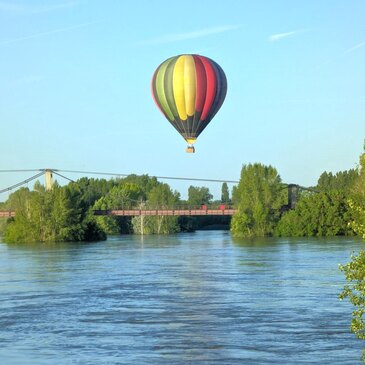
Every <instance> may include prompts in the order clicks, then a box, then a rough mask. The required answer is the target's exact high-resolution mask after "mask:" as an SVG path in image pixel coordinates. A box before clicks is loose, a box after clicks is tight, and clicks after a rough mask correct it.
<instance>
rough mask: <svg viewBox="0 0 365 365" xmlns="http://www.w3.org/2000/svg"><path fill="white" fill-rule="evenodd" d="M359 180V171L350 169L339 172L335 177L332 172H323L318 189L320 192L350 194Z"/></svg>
mask: <svg viewBox="0 0 365 365" xmlns="http://www.w3.org/2000/svg"><path fill="white" fill-rule="evenodd" d="M357 178H358V171H357V170H356V169H350V170H347V171H339V172H337V173H336V174H335V175H333V174H332V173H331V172H327V171H325V172H323V173H322V174H321V176H320V177H319V179H318V183H317V189H318V190H320V191H325V192H327V191H332V190H337V191H342V192H345V193H349V192H350V191H351V189H352V188H353V186H354V184H355V182H356V180H357Z"/></svg>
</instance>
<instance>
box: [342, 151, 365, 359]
mask: <svg viewBox="0 0 365 365" xmlns="http://www.w3.org/2000/svg"><path fill="white" fill-rule="evenodd" d="M352 191H353V196H352V197H351V199H349V207H350V212H351V213H352V217H353V220H352V221H351V222H350V225H351V227H352V229H353V230H354V231H355V232H356V233H357V234H358V235H360V236H361V237H362V238H363V239H365V145H364V152H363V153H362V155H361V156H360V162H359V168H358V178H357V179H356V181H355V183H354V186H353V189H352ZM340 270H341V271H342V272H343V273H344V275H345V277H346V281H347V285H345V286H344V289H343V291H342V293H341V294H340V299H341V300H343V299H346V298H348V299H349V301H350V303H352V304H353V306H354V307H355V309H354V310H353V312H352V321H351V331H352V332H353V333H355V334H356V335H357V337H358V338H359V339H362V340H364V339H365V321H364V318H363V315H364V313H365V250H360V252H359V253H358V254H357V255H352V256H351V260H350V262H348V263H347V264H346V265H340ZM363 361H364V363H365V351H363Z"/></svg>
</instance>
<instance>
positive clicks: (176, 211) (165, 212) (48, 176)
mask: <svg viewBox="0 0 365 365" xmlns="http://www.w3.org/2000/svg"><path fill="white" fill-rule="evenodd" d="M26 171H29V172H37V173H36V174H35V175H34V176H31V177H30V178H28V179H26V180H23V181H21V182H19V183H17V184H14V185H12V186H9V187H8V188H5V189H2V190H0V194H1V193H4V192H9V191H12V190H14V189H16V188H18V187H20V186H22V185H25V184H28V183H29V182H30V181H32V180H35V179H37V178H39V177H41V176H45V182H46V184H45V187H46V190H50V189H52V186H53V175H57V176H59V177H62V178H64V179H66V180H68V181H71V182H73V181H74V180H72V179H70V178H68V177H66V176H65V175H63V173H83V174H95V175H108V176H116V177H127V176H129V175H130V174H116V173H106V172H92V171H75V170H58V169H49V168H45V169H33V170H0V172H26ZM61 172H62V174H61ZM151 177H153V176H151ZM154 177H155V178H157V179H164V180H188V181H205V182H220V183H223V182H226V183H235V184H238V182H239V181H233V180H215V179H198V178H187V177H167V176H154ZM283 185H284V188H286V189H287V191H288V204H286V205H284V206H283V207H282V208H281V211H282V212H285V211H287V210H290V209H293V208H295V205H296V203H297V199H298V194H299V191H300V190H307V191H311V192H316V191H315V190H313V189H311V188H306V187H303V186H300V185H298V184H283ZM235 213H236V210H235V209H233V208H232V207H228V206H225V205H220V206H219V207H213V206H212V207H211V206H209V207H208V206H205V205H204V206H201V207H174V208H169V209H159V208H157V209H114V210H95V211H94V215H98V216H106V215H110V216H124V217H131V216H231V215H233V214H235ZM14 216H15V211H12V210H0V217H2V218H10V217H14Z"/></svg>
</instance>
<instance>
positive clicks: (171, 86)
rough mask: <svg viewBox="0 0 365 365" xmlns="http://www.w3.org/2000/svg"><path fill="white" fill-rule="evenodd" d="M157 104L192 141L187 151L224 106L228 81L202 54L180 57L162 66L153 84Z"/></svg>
mask: <svg viewBox="0 0 365 365" xmlns="http://www.w3.org/2000/svg"><path fill="white" fill-rule="evenodd" d="M151 89H152V95H153V98H154V100H155V103H156V104H157V106H158V107H159V109H160V110H161V112H162V113H163V114H164V116H165V117H166V118H167V119H168V121H169V122H170V123H171V124H172V125H173V126H174V127H175V129H176V130H177V131H178V132H179V133H180V134H181V136H182V137H183V138H184V139H185V140H186V142H188V147H187V149H186V152H190V153H193V152H195V148H194V146H193V145H194V143H195V142H196V139H197V138H198V136H199V135H200V133H201V132H203V130H204V129H205V127H206V126H207V125H208V124H209V122H210V121H211V120H212V119H213V117H214V116H215V114H216V113H217V112H218V110H219V109H220V107H221V106H222V104H223V101H224V99H225V97H226V93H227V79H226V75H225V74H224V72H223V70H222V68H221V67H220V66H219V65H218V64H217V63H216V62H214V61H213V60H211V59H209V58H207V57H204V56H199V55H195V54H193V55H189V54H184V55H179V56H175V57H171V58H169V59H167V60H166V61H164V62H163V63H161V65H160V66H159V67H158V68H157V69H156V71H155V73H154V75H153V78H152V82H151Z"/></svg>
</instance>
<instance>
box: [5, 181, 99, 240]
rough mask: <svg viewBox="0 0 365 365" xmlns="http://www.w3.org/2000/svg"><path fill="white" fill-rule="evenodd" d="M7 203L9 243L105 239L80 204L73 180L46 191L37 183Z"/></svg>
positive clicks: (21, 191)
mask: <svg viewBox="0 0 365 365" xmlns="http://www.w3.org/2000/svg"><path fill="white" fill-rule="evenodd" d="M9 200H10V203H9V204H12V206H14V207H15V211H16V216H15V218H14V219H12V220H10V221H9V222H8V224H7V226H6V228H5V232H4V240H5V242H9V243H22V242H56V241H84V240H100V239H105V234H104V233H103V231H102V230H100V228H99V227H98V226H97V224H96V222H95V221H94V220H93V217H91V216H89V215H88V214H87V210H85V209H84V207H83V206H82V198H81V192H80V189H79V188H78V186H77V185H76V184H75V183H72V184H69V185H67V186H65V187H60V186H58V185H57V184H55V185H54V187H53V189H52V190H50V191H46V190H45V188H44V186H42V185H41V184H39V183H38V182H37V183H36V184H35V185H34V190H33V191H31V192H29V190H24V189H21V190H20V191H19V192H16V193H14V196H12V197H11V199H9Z"/></svg>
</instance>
